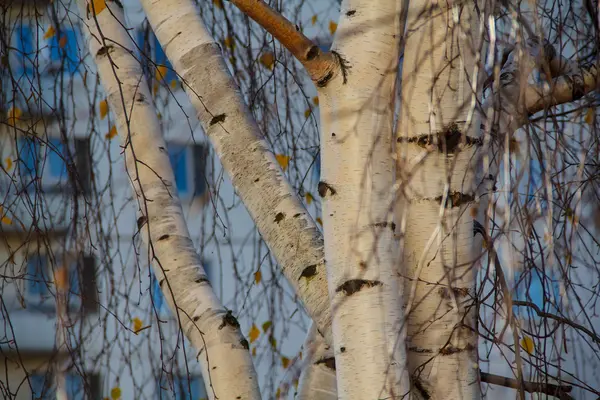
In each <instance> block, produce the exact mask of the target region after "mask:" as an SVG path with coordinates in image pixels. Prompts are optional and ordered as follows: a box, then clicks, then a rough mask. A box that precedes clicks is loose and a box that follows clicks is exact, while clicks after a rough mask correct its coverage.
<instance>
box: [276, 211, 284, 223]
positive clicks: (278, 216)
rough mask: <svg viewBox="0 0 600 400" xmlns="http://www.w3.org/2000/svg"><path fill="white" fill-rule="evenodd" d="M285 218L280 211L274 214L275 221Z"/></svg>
mask: <svg viewBox="0 0 600 400" xmlns="http://www.w3.org/2000/svg"><path fill="white" fill-rule="evenodd" d="M284 219H285V214H284V213H282V212H278V213H277V214H276V215H275V222H277V223H280V222H281V221H283V220H284Z"/></svg>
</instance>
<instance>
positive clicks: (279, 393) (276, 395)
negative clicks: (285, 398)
mask: <svg viewBox="0 0 600 400" xmlns="http://www.w3.org/2000/svg"><path fill="white" fill-rule="evenodd" d="M280 397H281V388H277V392H275V398H276V399H278V398H280Z"/></svg>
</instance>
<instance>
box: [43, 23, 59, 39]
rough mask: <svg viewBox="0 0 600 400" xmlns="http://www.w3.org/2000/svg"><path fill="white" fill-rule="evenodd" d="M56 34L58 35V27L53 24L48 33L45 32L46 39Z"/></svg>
mask: <svg viewBox="0 0 600 400" xmlns="http://www.w3.org/2000/svg"><path fill="white" fill-rule="evenodd" d="M54 35H56V29H54V27H53V26H50V28H48V30H47V31H46V33H44V40H48V39H50V38H51V37H53V36H54Z"/></svg>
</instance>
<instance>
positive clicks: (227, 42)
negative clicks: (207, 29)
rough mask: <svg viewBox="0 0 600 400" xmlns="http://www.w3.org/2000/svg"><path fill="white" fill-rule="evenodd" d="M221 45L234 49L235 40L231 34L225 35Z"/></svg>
mask: <svg viewBox="0 0 600 400" xmlns="http://www.w3.org/2000/svg"><path fill="white" fill-rule="evenodd" d="M223 46H225V47H226V48H228V49H230V50H233V49H235V40H234V39H233V37H231V36H227V37H226V38H225V39H224V40H223Z"/></svg>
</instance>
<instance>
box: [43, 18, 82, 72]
mask: <svg viewBox="0 0 600 400" xmlns="http://www.w3.org/2000/svg"><path fill="white" fill-rule="evenodd" d="M77 36H78V33H77V31H76V30H74V29H60V31H59V32H57V34H56V35H54V36H52V38H50V40H49V43H48V46H49V47H50V59H51V60H52V61H54V62H60V63H61V65H62V67H63V68H64V70H65V71H68V72H69V73H70V74H71V75H72V74H74V73H75V72H76V71H77V68H78V67H79V50H78V46H77Z"/></svg>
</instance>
